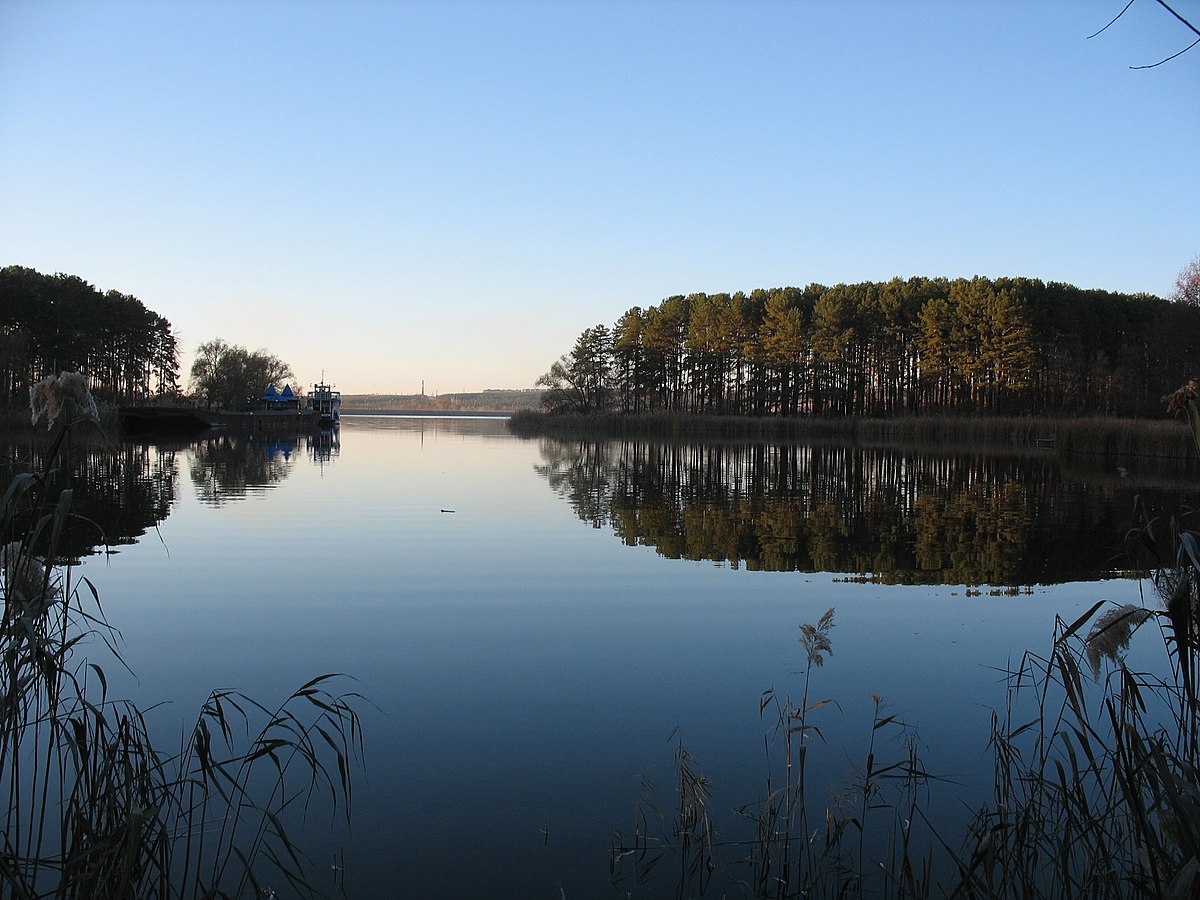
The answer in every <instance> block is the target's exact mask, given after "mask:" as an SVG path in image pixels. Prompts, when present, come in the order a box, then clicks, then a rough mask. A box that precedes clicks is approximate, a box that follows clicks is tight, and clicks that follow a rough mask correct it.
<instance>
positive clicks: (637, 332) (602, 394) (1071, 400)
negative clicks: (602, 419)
mask: <svg viewBox="0 0 1200 900" xmlns="http://www.w3.org/2000/svg"><path fill="white" fill-rule="evenodd" d="M1197 371H1200V308H1197V307H1196V306H1194V305H1192V304H1188V303H1173V302H1169V301H1166V300H1163V299H1161V298H1158V297H1154V296H1151V295H1147V294H1136V295H1129V294H1119V293H1111V292H1108V291H1102V290H1083V289H1080V288H1077V287H1074V286H1072V285H1068V284H1059V283H1053V282H1051V283H1044V282H1042V281H1040V280H1037V279H1030V278H997V279H994V280H993V279H989V278H983V277H976V278H972V279H962V278H960V279H954V280H950V279H946V278H910V279H908V280H902V279H899V278H896V279H893V280H891V281H888V282H881V283H875V282H864V283H861V284H839V285H836V286H834V287H825V286H823V285H818V284H813V285H809V286H808V287H806V288H793V287H788V288H776V289H771V290H756V291H752V292H751V293H749V294H744V293H741V292H739V293H736V294H691V295H688V296H682V295H681V296H674V297H668V298H667V299H665V300H663V301H662V302H661V303H659V304H658V305H657V306H651V307H650V308H648V309H642V308H640V307H635V308H633V309H630V310H629V311H628V312H626V313H625V314H624V315H622V316H621V317H620V319H619V320H618V321H617V322H616V324H615V325H614V326H613V327H611V328H609V327H608V326H605V325H597V326H595V327H593V328H589V329H586V330H585V331H584V332H583V333H582V334H581V335H580V337H579V339H578V340H577V341H576V343H575V346H574V348H573V349H572V351H571V352H570V353H569V354H567V355H565V356H564V357H562V359H560V360H559V361H558V362H556V363H555V364H554V366H553V367H552V368H551V370H550V371H549V372H547V373H546V375H544V376H542V378H541V379H539V385H540V386H542V387H544V388H546V392H545V394H544V405H545V406H546V408H547V409H550V410H552V411H554V410H562V411H573V412H596V411H602V410H619V411H621V412H628V413H640V412H650V411H656V410H664V411H676V412H687V413H707V414H723V415H744V416H764V415H780V414H782V415H868V416H891V415H896V414H902V413H933V412H938V413H943V412H949V413H971V414H974V413H1008V414H1019V415H1064V414H1065V415H1072V416H1075V415H1083V414H1099V415H1124V416H1150V415H1153V416H1158V415H1161V412H1162V407H1161V404H1160V398H1161V397H1162V396H1163V395H1164V394H1167V393H1169V392H1170V391H1172V390H1174V389H1175V388H1176V387H1177V386H1178V385H1179V384H1180V383H1182V382H1183V381H1185V380H1186V379H1187V378H1189V377H1191V376H1192V375H1194V374H1195V373H1196V372H1197Z"/></svg>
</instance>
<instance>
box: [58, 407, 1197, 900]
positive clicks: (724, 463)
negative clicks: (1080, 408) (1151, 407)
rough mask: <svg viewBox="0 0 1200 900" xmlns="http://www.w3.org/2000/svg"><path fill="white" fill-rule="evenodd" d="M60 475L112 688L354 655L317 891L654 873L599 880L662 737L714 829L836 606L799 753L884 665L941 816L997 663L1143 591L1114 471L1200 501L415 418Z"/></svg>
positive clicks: (490, 885)
mask: <svg viewBox="0 0 1200 900" xmlns="http://www.w3.org/2000/svg"><path fill="white" fill-rule="evenodd" d="M1117 465H1120V466H1121V467H1122V471H1120V472H1118V470H1117V468H1116V466H1117ZM79 471H80V474H79V476H78V477H77V488H78V497H79V508H80V511H81V512H82V513H83V514H84V515H87V516H88V517H89V518H92V519H93V520H95V521H96V522H97V523H99V526H100V527H102V528H103V529H104V532H105V534H106V535H107V536H108V541H109V544H110V547H111V550H113V551H115V552H111V553H109V554H107V555H104V554H99V555H96V554H91V555H89V553H90V551H91V543H90V542H89V540H88V539H87V538H86V536H83V537H80V543H79V546H78V547H77V548H76V553H77V555H78V556H79V557H80V558H81V560H82V562H81V572H82V574H83V575H86V576H87V578H88V579H90V580H91V582H92V583H93V584H94V585H95V587H96V589H97V591H98V593H99V596H100V599H101V601H102V603H103V605H104V609H105V611H106V613H107V615H108V618H109V620H110V621H111V623H112V624H113V625H114V626H116V627H117V628H118V629H119V630H120V632H121V635H122V637H123V641H124V644H123V646H124V649H125V656H126V660H127V661H128V663H129V665H130V667H131V669H132V671H133V673H134V676H130V675H127V674H121V673H120V672H119V671H118V670H116V667H112V666H110V667H109V676H110V682H111V683H112V692H113V693H115V694H118V695H122V694H123V695H127V696H130V697H132V698H134V699H136V700H138V701H139V702H141V703H143V704H147V705H148V704H152V703H159V702H162V701H166V705H164V706H160V707H157V708H156V709H154V710H153V711H152V713H151V721H152V724H153V726H154V727H155V728H156V729H159V730H161V733H162V734H164V735H166V739H165V743H166V744H167V745H168V746H169V745H170V744H171V743H172V742H173V741H174V740H177V738H178V735H179V733H180V731H181V729H182V728H183V727H184V723H185V722H190V721H191V720H192V719H193V718H194V714H195V711H196V710H197V709H198V708H199V706H200V704H201V703H202V702H203V700H204V698H205V697H206V695H207V693H208V691H209V690H210V689H212V688H217V687H236V688H240V689H243V690H245V691H246V692H247V693H249V694H251V695H252V696H254V697H256V698H258V699H261V700H263V701H264V702H267V701H270V702H275V701H278V700H281V699H282V698H283V697H285V696H286V695H287V693H288V692H290V691H291V690H292V689H293V688H295V687H297V686H298V685H300V684H301V683H303V682H304V681H306V680H307V679H308V678H310V677H312V676H314V675H318V674H322V673H326V672H339V673H346V674H347V675H348V676H352V677H353V679H354V681H353V682H352V683H348V684H347V688H348V689H350V690H357V691H359V692H360V693H361V694H362V695H363V696H364V697H365V698H366V700H367V701H368V702H365V703H363V704H362V705H361V706H360V709H361V712H362V718H363V723H364V732H365V743H366V746H365V767H364V769H363V770H362V771H360V772H358V773H356V778H355V788H354V790H355V793H354V807H353V829H352V834H351V835H350V836H349V837H348V838H347V837H346V836H344V835H341V834H337V833H333V834H331V833H330V832H329V829H328V828H327V827H325V825H324V820H322V821H320V822H311V823H310V824H309V826H308V832H307V835H306V837H307V839H308V840H309V841H310V846H312V847H313V855H314V857H315V858H316V861H317V865H316V867H315V868H316V870H317V871H318V872H319V874H320V878H321V879H327V882H325V881H321V880H319V881H318V884H321V885H323V886H325V887H327V888H329V889H330V890H331V891H332V890H334V889H335V888H340V887H344V889H345V890H346V892H347V893H348V894H349V895H350V896H352V897H366V896H412V897H424V896H440V897H478V896H488V897H514V898H516V897H522V898H527V897H545V898H560V897H567V898H573V897H594V896H609V895H611V896H626V895H627V894H629V895H632V896H658V895H661V894H662V893H663V892H664V887H663V885H662V884H661V883H660V884H659V885H658V886H649V887H641V886H638V885H636V884H633V883H632V882H630V881H624V882H622V884H621V886H620V888H619V889H618V888H614V887H612V885H611V883H610V873H609V847H610V845H611V843H612V840H613V831H614V829H620V830H621V831H623V832H626V833H628V832H629V831H630V830H631V829H632V827H633V824H634V817H635V811H636V809H637V807H638V803H639V800H640V799H641V797H642V792H643V783H644V781H648V782H650V783H652V784H653V785H655V786H656V795H657V797H658V799H659V800H660V801H661V808H662V809H664V812H665V814H666V816H667V818H668V821H669V819H670V808H671V791H672V789H673V783H674V782H673V779H674V777H675V776H674V774H673V772H674V768H673V766H674V763H673V754H674V752H675V748H676V745H677V742H679V741H682V742H683V744H684V745H685V746H686V747H687V749H688V751H689V752H690V753H691V755H692V756H693V757H694V759H695V761H696V765H697V766H698V767H699V768H700V769H701V770H702V771H703V772H704V773H705V774H706V775H707V776H708V777H709V778H710V779H711V782H712V792H713V798H714V799H713V808H714V809H716V810H724V811H725V812H724V813H722V821H723V822H724V821H728V823H729V828H728V831H729V832H730V833H733V832H735V831H736V827H737V820H736V817H733V816H731V815H728V811H729V810H730V809H732V808H733V807H734V806H736V805H738V804H741V803H746V802H749V801H752V800H755V799H757V798H758V797H760V796H761V795H762V793H763V791H764V774H763V773H764V771H765V765H764V750H763V746H764V734H765V733H766V732H767V731H768V730H769V726H770V722H769V721H764V719H763V718H762V717H760V708H759V699H760V696H761V695H762V693H763V692H764V691H765V690H767V689H768V688H774V689H775V690H776V691H777V692H778V693H779V694H780V695H783V694H784V693H787V692H791V693H794V694H798V693H799V692H800V691H801V690H802V687H801V676H800V674H799V673H800V672H801V671H802V669H803V667H804V654H803V649H802V648H801V647H800V645H799V644H798V641H797V639H798V637H799V635H800V631H799V626H800V625H801V624H802V623H814V622H816V621H817V620H818V618H819V617H820V616H821V615H822V613H824V612H825V611H826V610H827V609H829V608H831V607H832V608H834V610H835V613H834V628H833V630H832V633H831V637H832V648H833V655H832V657H831V658H830V659H829V660H828V661H827V663H826V664H825V666H824V667H823V668H822V669H821V670H819V671H818V672H817V674H816V675H815V681H814V684H815V687H814V693H815V694H819V695H821V696H823V697H830V698H833V699H835V700H836V701H837V705H836V706H833V705H831V706H830V707H828V708H826V709H825V710H822V711H821V713H822V716H823V730H824V735H825V743H824V745H823V746H822V748H821V752H820V755H819V758H818V759H817V760H816V761H814V762H813V763H812V764H811V765H812V766H813V768H812V772H814V773H815V775H813V776H810V777H814V778H818V779H819V780H821V781H822V783H825V784H828V785H829V786H830V790H833V789H836V787H837V786H838V785H839V784H841V783H843V782H844V780H845V779H846V777H847V774H848V771H849V764H850V762H851V761H852V760H854V759H856V758H858V753H859V748H860V747H861V746H863V744H864V742H865V740H866V738H867V737H869V734H870V732H871V721H872V720H871V716H872V711H873V701H872V699H871V694H872V692H874V693H876V694H879V695H882V697H883V699H884V701H885V702H886V703H887V704H888V705H889V706H890V708H891V711H893V712H895V713H897V714H898V715H899V716H900V717H901V718H902V719H903V721H904V722H906V723H907V724H908V725H910V726H912V728H913V729H915V732H916V734H917V735H918V736H919V742H920V748H921V753H922V756H923V757H924V758H925V760H926V762H927V765H928V767H929V768H930V769H931V770H933V771H935V772H937V773H939V774H942V775H945V776H947V777H950V778H952V779H953V780H954V781H955V782H956V783H955V784H954V785H948V786H946V787H945V788H944V789H943V788H940V787H939V788H938V792H937V795H936V798H935V800H934V801H933V806H932V808H933V809H934V810H935V811H936V812H938V813H939V814H941V815H943V816H944V817H945V821H946V822H947V823H949V824H948V828H950V830H953V828H955V827H959V825H957V824H955V823H961V822H962V821H965V819H966V815H967V813H966V812H965V807H964V806H963V803H967V804H973V803H974V802H976V801H977V800H978V799H979V798H981V797H983V796H984V795H985V793H986V790H987V787H988V785H989V784H990V776H991V765H992V762H991V758H990V756H989V754H988V750H987V747H986V741H987V735H988V722H989V718H990V711H989V709H990V708H991V707H998V706H1000V705H1002V704H1003V701H1004V690H1003V675H1002V672H1001V670H1003V669H1004V667H1006V666H1008V665H1011V664H1012V663H1013V662H1014V661H1015V660H1016V659H1017V658H1018V657H1019V656H1020V654H1021V653H1022V652H1023V651H1024V650H1026V649H1035V650H1039V651H1042V652H1045V651H1046V650H1047V648H1048V646H1049V643H1050V640H1051V635H1052V629H1053V626H1054V622H1055V618H1056V617H1058V616H1060V617H1062V618H1064V619H1074V618H1075V617H1077V616H1079V615H1080V614H1081V613H1082V612H1084V611H1085V610H1086V609H1087V608H1088V607H1090V606H1091V605H1092V604H1093V603H1094V602H1095V601H1096V600H1099V599H1107V600H1111V601H1113V602H1116V603H1126V602H1129V603H1141V602H1143V598H1142V591H1143V589H1144V584H1143V583H1142V582H1140V581H1138V580H1136V579H1133V578H1127V577H1123V570H1124V569H1125V568H1126V567H1127V563H1125V562H1124V561H1123V557H1122V556H1121V555H1120V549H1121V545H1122V539H1123V536H1124V534H1125V532H1126V530H1127V529H1128V528H1129V526H1130V524H1131V523H1132V520H1133V519H1132V516H1133V509H1134V498H1135V496H1138V497H1140V498H1141V499H1142V500H1143V501H1144V502H1145V503H1146V504H1147V505H1148V506H1149V507H1150V508H1152V509H1161V510H1166V509H1170V508H1175V507H1177V506H1179V505H1180V504H1181V503H1190V504H1192V505H1195V503H1196V501H1197V500H1198V499H1200V497H1198V496H1197V493H1196V492H1195V491H1194V490H1193V488H1192V485H1193V484H1194V481H1193V480H1191V479H1190V478H1189V477H1188V476H1187V474H1186V473H1181V472H1174V471H1166V472H1164V471H1163V470H1161V469H1157V468H1155V469H1150V468H1141V467H1139V464H1138V462H1137V461H1136V460H1120V461H1112V460H1100V459H1096V460H1084V461H1082V462H1078V463H1072V464H1071V465H1067V464H1066V463H1064V462H1062V461H1060V460H1058V459H1057V458H1056V457H1055V456H1054V454H1053V453H1049V452H1045V451H1040V452H1038V451H1030V452H1028V453H1024V454H1009V455H986V454H982V453H979V452H977V451H963V452H953V451H950V450H943V451H941V452H938V453H934V454H931V453H929V452H922V453H917V452H915V451H912V452H901V451H896V450H889V449H851V448H846V447H839V446H835V445H826V446H816V447H803V446H791V445H788V446H776V445H761V444H737V443H717V444H709V445H696V444H676V445H672V444H660V443H655V442H625V443H621V442H604V441H571V442H563V441H555V440H549V439H542V440H522V439H517V438H515V437H513V436H511V435H509V434H508V433H507V431H506V427H505V423H504V422H503V421H501V420H495V419H473V418H430V417H421V418H407V417H403V416H378V417H375V416H353V415H347V416H345V417H344V418H343V420H342V426H341V429H340V431H339V432H338V433H336V434H335V435H325V436H324V437H320V436H300V437H294V438H293V437H286V438H264V437H252V436H251V437H243V436H238V435H225V436H221V437H218V438H211V439H204V440H200V441H198V442H195V443H186V442H184V443H175V444H171V443H162V444H154V443H124V444H121V445H120V446H119V447H118V448H116V450H115V451H114V452H109V453H107V454H100V455H97V456H88V457H86V459H84V460H83V461H82V462H81V463H80V469H79ZM1145 602H1147V603H1150V602H1153V597H1152V595H1151V594H1150V592H1147V597H1146V599H1145ZM1132 652H1134V653H1136V652H1137V646H1136V644H1135V646H1134V648H1133V651H1132ZM339 848H343V849H339ZM334 866H336V868H334Z"/></svg>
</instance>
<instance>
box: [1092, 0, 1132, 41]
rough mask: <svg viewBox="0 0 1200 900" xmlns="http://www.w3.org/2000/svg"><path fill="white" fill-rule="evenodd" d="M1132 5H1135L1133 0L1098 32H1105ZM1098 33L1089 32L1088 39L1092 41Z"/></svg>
mask: <svg viewBox="0 0 1200 900" xmlns="http://www.w3.org/2000/svg"><path fill="white" fill-rule="evenodd" d="M1131 6H1133V0H1129V2H1128V3H1126V4H1125V9H1122V10H1121V11H1120V12H1119V13H1117V14H1116V15H1115V16H1113V17H1112V19H1111V20H1110V21H1109V23H1108V25H1105V26H1104V27H1103V28H1101V29H1100V30H1099V31H1097V32H1096V34H1103V33H1104V32H1105V31H1107V30H1108V26H1109V25H1111V24H1112V23H1113V22H1115V21H1117V19H1119V18H1121V16H1123V15H1125V10H1127V9H1129V7H1131ZM1096 34H1089V35H1088V36H1087V39H1088V40H1089V41H1090V40H1091V39H1092V38H1094V37H1095V36H1096Z"/></svg>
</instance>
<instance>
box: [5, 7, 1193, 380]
mask: <svg viewBox="0 0 1200 900" xmlns="http://www.w3.org/2000/svg"><path fill="white" fill-rule="evenodd" d="M1174 5H1175V6H1176V8H1177V9H1178V11H1179V12H1180V13H1181V14H1182V15H1184V16H1186V17H1188V18H1189V19H1190V20H1191V21H1192V22H1193V23H1200V2H1197V0H1177V2H1176V3H1175V4H1174ZM1122 6H1124V2H1123V0H1112V2H1108V0H1104V2H1099V3H1097V2H1082V0H1063V2H1056V3H1051V4H1045V3H1034V2H1014V0H978V2H972V3H952V2H948V0H913V2H903V3H896V2H886V3H885V2H865V0H862V2H845V3H835V2H832V0H830V2H811V3H783V2H765V0H760V2H747V3H734V2H705V0H696V2H670V0H662V2H632V0H613V2H600V0H591V2H588V0H576V2H567V0H564V2H557V3H556V2H549V0H527V2H508V0H489V2H465V0H450V2H444V3H435V2H416V0H414V2H397V3H384V2H368V0H356V2H339V3H333V2H325V0H307V2H295V3H293V2H282V0H260V2H254V3H234V2H215V3H208V2H205V3H201V2H196V0H182V2H173V3H162V4H152V3H143V2H133V0H124V2H103V0H96V2H71V0H58V2H35V0H8V2H6V3H4V4H2V5H0V197H2V198H3V199H2V200H0V210H3V215H2V216H0V250H2V252H0V265H23V266H29V267H31V268H34V269H37V270H39V271H41V272H45V273H54V272H65V273H68V274H72V275H78V276H80V277H82V278H84V279H85V280H87V281H89V282H90V283H92V284H94V285H96V286H97V287H98V288H100V289H101V290H109V289H116V290H119V291H123V292H125V293H129V294H133V295H134V296H136V297H138V298H139V299H140V300H141V301H142V302H143V303H144V304H145V305H146V306H147V307H149V308H150V309H153V310H154V311H156V312H158V313H160V314H161V315H163V316H165V317H166V318H167V319H168V320H170V322H171V323H172V325H173V326H174V327H175V329H176V332H177V335H178V337H179V339H180V343H181V347H182V349H183V353H182V356H181V363H182V376H183V380H184V381H185V382H186V376H187V370H188V368H189V367H190V364H191V361H192V352H193V351H194V349H195V347H196V345H198V344H199V343H201V342H203V341H206V340H210V339H212V338H217V337H220V338H223V339H224V340H226V341H228V342H230V343H236V344H242V345H244V346H246V347H248V348H249V349H252V350H253V349H259V348H262V349H266V350H269V351H270V352H272V353H274V354H276V355H277V356H279V357H281V358H282V359H284V360H286V361H287V362H288V363H290V364H291V365H292V367H293V368H294V369H295V371H296V375H297V381H298V382H299V384H300V385H301V386H304V385H307V384H311V383H312V382H314V381H316V380H318V379H319V378H320V377H321V373H322V371H323V372H324V373H325V376H326V378H327V379H328V380H329V381H330V382H332V383H334V384H335V385H337V387H338V388H339V389H341V390H342V391H344V392H346V393H405V394H415V393H418V392H419V391H420V389H421V384H422V381H424V384H425V391H426V393H428V394H430V395H433V394H447V393H455V392H460V391H478V390H484V389H487V388H527V387H532V386H533V383H534V381H535V379H536V378H537V377H538V376H539V375H540V374H542V373H543V372H545V371H546V370H547V369H548V368H549V366H550V364H551V363H552V362H553V361H554V360H555V359H556V358H557V357H558V356H559V355H560V354H562V353H564V352H566V351H568V350H569V349H570V347H571V344H572V343H573V342H574V339H575V337H576V336H577V335H578V334H579V332H580V331H582V330H583V329H584V328H586V327H589V326H591V325H595V324H597V323H603V324H608V325H611V324H612V323H613V322H614V321H615V320H616V319H617V317H618V316H620V315H621V314H622V313H623V312H624V311H626V310H627V309H629V308H630V307H633V306H641V307H646V306H650V305H652V304H656V303H658V302H659V301H661V300H662V299H663V298H664V297H667V296H670V295H672V294H687V293H692V292H697V291H704V292H709V293H712V292H718V291H727V292H733V291H738V290H742V291H750V290H753V289H755V288H769V287H777V286H783V285H797V286H803V285H805V284H808V283H811V282H820V283H824V284H835V283H838V282H856V281H865V280H872V281H875V280H886V279H889V278H891V277H894V276H900V277H905V278H907V277H910V276H914V275H922V276H940V275H944V276H947V277H951V278H953V277H958V276H971V275H976V274H979V275H988V276H992V277H996V276H1004V275H1014V276H1016V275H1021V276H1028V277H1034V278H1042V279H1044V280H1046V281H1065V282H1070V283H1072V284H1076V285H1078V286H1079V287H1083V288H1103V289H1107V290H1115V291H1126V292H1131V293H1132V292H1143V291H1144V292H1149V293H1154V294H1158V295H1160V296H1166V295H1167V294H1168V293H1169V292H1170V291H1171V289H1172V286H1173V285H1174V281H1175V277H1176V275H1177V274H1178V273H1179V271H1180V270H1181V269H1182V268H1183V267H1184V266H1185V265H1186V264H1187V263H1188V262H1189V261H1190V260H1191V259H1192V258H1193V257H1195V256H1196V255H1198V254H1200V179H1197V178H1196V177H1195V167H1196V153H1197V147H1200V116H1197V106H1196V97H1197V93H1198V92H1197V88H1200V48H1197V49H1196V50H1194V51H1192V52H1190V53H1185V54H1184V55H1183V56H1181V57H1180V58H1178V59H1176V60H1173V61H1171V62H1168V63H1166V64H1165V65H1162V66H1159V67H1157V68H1154V69H1149V70H1143V71H1135V70H1131V69H1130V68H1129V67H1130V66H1135V65H1143V64H1147V63H1153V62H1156V61H1158V60H1160V59H1163V58H1164V57H1167V56H1169V55H1171V54H1173V53H1175V52H1177V51H1179V50H1180V49H1182V48H1183V47H1184V46H1186V45H1187V44H1188V43H1189V42H1190V41H1191V40H1192V39H1193V37H1194V36H1193V35H1192V34H1191V33H1190V32H1188V31H1187V29H1186V28H1184V27H1183V26H1182V25H1181V24H1180V23H1179V22H1178V21H1177V20H1175V19H1174V18H1173V17H1171V15H1170V14H1169V13H1168V12H1167V11H1166V10H1164V9H1163V8H1162V7H1161V6H1160V5H1158V4H1156V3H1152V2H1150V0H1142V2H1135V3H1134V4H1133V5H1132V6H1131V7H1130V9H1129V11H1128V12H1127V13H1126V14H1125V15H1124V16H1123V17H1122V18H1121V19H1120V20H1119V21H1118V22H1116V23H1115V24H1114V25H1113V26H1112V27H1111V28H1109V29H1108V30H1106V31H1105V32H1104V33H1103V34H1100V35H1099V36H1097V37H1095V38H1093V39H1091V40H1089V39H1087V36H1088V35H1089V34H1091V33H1092V32H1094V31H1096V30H1097V29H1099V28H1101V27H1102V26H1103V25H1104V24H1105V23H1106V22H1107V21H1108V20H1109V19H1110V18H1112V16H1114V15H1116V14H1117V13H1118V12H1119V11H1120V9H1121V7H1122Z"/></svg>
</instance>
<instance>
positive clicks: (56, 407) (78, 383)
mask: <svg viewBox="0 0 1200 900" xmlns="http://www.w3.org/2000/svg"><path fill="white" fill-rule="evenodd" d="M68 404H71V405H73V406H74V409H75V411H76V412H78V414H79V415H80V416H82V417H83V418H85V419H90V420H91V421H92V422H95V423H96V424H97V425H98V424H100V411H99V409H97V408H96V399H95V398H94V397H93V396H92V392H91V391H90V390H88V386H87V380H86V379H85V378H84V377H83V375H81V374H80V373H79V372H59V373H58V375H57V377H56V376H54V375H47V376H46V377H45V378H43V379H42V380H41V381H38V382H35V383H34V384H32V385H30V387H29V412H30V418H31V421H32V423H33V424H34V425H36V424H37V423H38V419H40V418H41V417H42V416H45V417H46V429H47V430H49V429H50V428H53V427H54V420H55V419H57V418H58V416H59V414H60V413H61V412H62V410H63V406H64V405H67V407H68V410H70V409H71V406H70V405H68Z"/></svg>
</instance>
